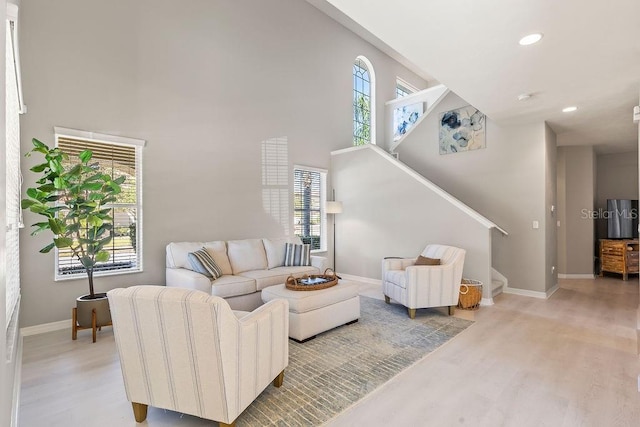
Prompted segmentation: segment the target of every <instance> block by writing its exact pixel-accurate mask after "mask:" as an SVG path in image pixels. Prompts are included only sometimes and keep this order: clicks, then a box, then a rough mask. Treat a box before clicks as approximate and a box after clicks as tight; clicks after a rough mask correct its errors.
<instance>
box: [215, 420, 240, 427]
mask: <svg viewBox="0 0 640 427" xmlns="http://www.w3.org/2000/svg"><path fill="white" fill-rule="evenodd" d="M218 425H219V426H220V427H235V426H236V421H235V420H233V422H232V423H231V424H227V423H223V422H222V421H218Z"/></svg>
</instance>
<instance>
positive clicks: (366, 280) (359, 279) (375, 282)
mask: <svg viewBox="0 0 640 427" xmlns="http://www.w3.org/2000/svg"><path fill="white" fill-rule="evenodd" d="M338 276H340V277H342V278H343V279H344V280H353V281H356V282H363V283H371V284H372V285H380V286H382V280H380V279H371V278H369V277H362V276H354V275H352V274H342V273H339V274H338Z"/></svg>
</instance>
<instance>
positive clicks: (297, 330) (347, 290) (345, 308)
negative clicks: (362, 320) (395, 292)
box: [262, 281, 360, 341]
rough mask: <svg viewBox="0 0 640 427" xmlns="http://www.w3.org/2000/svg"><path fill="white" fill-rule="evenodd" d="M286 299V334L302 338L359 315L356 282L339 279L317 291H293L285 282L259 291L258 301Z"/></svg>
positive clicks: (336, 325) (349, 320) (331, 327)
mask: <svg viewBox="0 0 640 427" xmlns="http://www.w3.org/2000/svg"><path fill="white" fill-rule="evenodd" d="M274 299H286V300H288V301H289V337H291V338H294V339H296V340H299V341H302V340H305V339H307V338H310V337H313V336H315V335H316V334H319V333H321V332H324V331H328V330H329V329H333V328H335V327H338V326H341V325H344V324H345V323H348V322H351V321H354V320H357V319H358V318H359V317H360V297H359V295H358V285H357V284H355V283H350V282H344V281H342V282H340V283H339V284H338V285H336V286H332V287H330V288H327V289H321V290H318V291H293V290H290V289H287V288H286V287H285V285H277V286H270V287H268V288H265V289H263V290H262V301H263V302H265V303H267V302H269V301H271V300H274Z"/></svg>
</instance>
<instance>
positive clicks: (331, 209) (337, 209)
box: [326, 202, 342, 214]
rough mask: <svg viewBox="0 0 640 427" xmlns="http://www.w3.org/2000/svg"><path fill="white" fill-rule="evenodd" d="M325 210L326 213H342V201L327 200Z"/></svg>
mask: <svg viewBox="0 0 640 427" xmlns="http://www.w3.org/2000/svg"><path fill="white" fill-rule="evenodd" d="M326 212H327V213H328V214H339V213H342V202H327V206H326Z"/></svg>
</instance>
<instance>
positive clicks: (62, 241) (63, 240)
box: [53, 237, 73, 249]
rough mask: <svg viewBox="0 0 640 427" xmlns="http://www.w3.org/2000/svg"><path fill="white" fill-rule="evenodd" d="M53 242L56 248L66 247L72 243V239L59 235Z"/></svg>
mask: <svg viewBox="0 0 640 427" xmlns="http://www.w3.org/2000/svg"><path fill="white" fill-rule="evenodd" d="M53 243H54V244H55V245H56V248H58V249H62V248H68V247H69V246H71V245H73V240H72V239H70V238H68V237H59V238H57V239H53Z"/></svg>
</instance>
